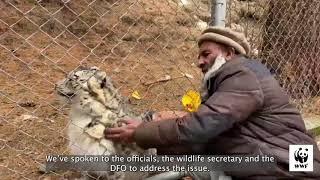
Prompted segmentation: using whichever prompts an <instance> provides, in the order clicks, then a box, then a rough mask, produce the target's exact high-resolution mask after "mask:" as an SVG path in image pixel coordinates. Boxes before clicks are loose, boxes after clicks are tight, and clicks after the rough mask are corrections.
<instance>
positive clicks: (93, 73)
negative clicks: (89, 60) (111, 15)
mask: <svg viewBox="0 0 320 180" xmlns="http://www.w3.org/2000/svg"><path fill="white" fill-rule="evenodd" d="M103 89H115V88H114V87H113V85H112V82H111V79H110V78H109V77H107V75H106V73H105V72H103V71H101V70H100V69H99V68H97V67H90V68H83V67H82V68H78V69H76V70H74V71H71V72H70V73H69V74H68V75H67V77H66V78H65V79H63V80H60V81H59V82H58V83H57V84H56V91H57V94H58V95H59V96H61V97H64V98H65V99H68V100H72V99H74V98H75V97H77V95H78V94H79V93H80V92H83V91H84V92H87V93H88V94H92V95H94V94H97V93H98V92H97V91H102V90H103Z"/></svg>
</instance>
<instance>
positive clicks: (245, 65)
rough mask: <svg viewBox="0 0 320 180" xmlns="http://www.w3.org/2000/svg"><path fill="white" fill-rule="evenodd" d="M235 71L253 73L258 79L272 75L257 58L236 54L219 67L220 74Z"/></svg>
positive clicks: (228, 73) (230, 73) (226, 74)
mask: <svg viewBox="0 0 320 180" xmlns="http://www.w3.org/2000/svg"><path fill="white" fill-rule="evenodd" d="M237 72H244V73H246V72H247V73H251V74H254V75H255V76H256V77H257V78H258V79H259V78H264V77H269V76H272V74H271V73H270V71H269V69H268V68H267V67H266V66H265V65H263V64H262V63H261V62H260V61H259V60H257V59H250V58H248V57H246V56H237V57H235V59H233V60H230V62H228V63H226V64H225V66H224V67H223V68H222V69H221V73H220V75H221V76H230V75H232V74H234V73H237Z"/></svg>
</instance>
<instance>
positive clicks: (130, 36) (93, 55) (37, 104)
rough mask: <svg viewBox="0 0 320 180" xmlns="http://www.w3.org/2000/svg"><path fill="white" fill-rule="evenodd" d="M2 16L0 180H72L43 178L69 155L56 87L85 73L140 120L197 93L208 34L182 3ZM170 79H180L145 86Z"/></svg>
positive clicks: (47, 2) (109, 4)
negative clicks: (107, 86) (47, 166)
mask: <svg viewBox="0 0 320 180" xmlns="http://www.w3.org/2000/svg"><path fill="white" fill-rule="evenodd" d="M0 8H1V9H0V59H1V60H0V82H1V83H0V102H1V103H0V132H1V133H0V179H3V180H5V179H8V180H9V179H46V180H48V179H61V178H63V177H64V176H65V173H64V172H61V173H57V174H41V173H39V172H38V170H39V165H40V164H41V163H44V162H45V156H46V155H49V154H68V149H67V146H66V144H67V141H68V140H67V138H66V135H65V128H66V125H67V118H68V106H66V105H62V104H60V103H59V102H58V99H57V96H56V93H55V91H54V87H55V83H56V82H57V81H58V80H60V79H62V78H63V77H64V76H65V74H66V73H68V72H70V71H71V70H73V69H75V68H77V67H79V66H97V67H99V68H100V69H104V70H105V71H106V72H107V73H108V75H110V76H111V77H112V79H113V81H114V83H115V85H116V86H117V87H121V89H120V90H121V93H122V95H123V96H125V97H128V98H129V99H130V101H129V102H130V104H131V106H132V108H133V109H134V110H135V111H137V112H143V111H146V110H182V109H183V108H182V105H181V102H180V100H181V97H182V95H183V94H184V93H185V92H186V91H187V90H189V89H193V90H198V87H199V83H200V79H201V73H200V71H199V70H198V69H197V67H196V65H195V64H196V56H197V48H196V43H195V40H196V37H197V35H198V34H199V33H200V32H201V31H200V29H199V28H198V27H197V26H196V22H197V19H196V18H195V17H194V12H192V11H190V9H189V10H188V11H185V10H183V9H182V8H181V7H180V6H178V5H177V4H176V3H172V2H171V1H166V0H157V1H149V0H139V1H135V0H126V1H124V0H119V1H116V0H104V1H103V0H97V1H93V0H79V1H78V0H77V1H70V2H68V3H66V4H63V3H61V2H60V1H54V0H43V1H41V2H40V3H36V1H35V0H25V1H14V0H8V1H6V2H4V1H1V2H0ZM181 73H187V74H189V75H191V76H192V77H193V78H187V77H180V76H182V75H181ZM166 75H170V76H171V77H172V78H175V77H178V78H176V79H174V80H170V81H167V82H160V83H154V84H152V85H145V83H146V82H153V81H156V80H157V79H159V78H163V77H165V76H166ZM134 90H137V91H138V92H139V93H140V94H141V96H142V99H140V100H137V99H134V98H132V97H131V96H130V94H131V93H132V92H133V91H134ZM319 141H320V139H319Z"/></svg>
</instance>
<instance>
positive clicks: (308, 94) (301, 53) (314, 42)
mask: <svg viewBox="0 0 320 180" xmlns="http://www.w3.org/2000/svg"><path fill="white" fill-rule="evenodd" d="M319 10H320V3H319V1H316V0H311V1H305V0H297V1H290V0H285V1H276V0H259V1H258V0H257V1H236V0H231V1H229V3H228V11H227V12H228V18H227V19H228V26H229V27H231V28H234V29H237V30H239V31H242V32H244V33H245V34H246V35H247V37H248V38H249V40H250V42H251V43H252V47H253V48H252V49H253V51H252V55H253V56H255V57H257V58H259V59H260V60H261V61H262V62H263V63H264V64H266V65H267V66H268V67H269V69H270V70H271V72H273V73H274V74H275V77H276V78H277V79H278V80H279V82H280V84H281V86H282V87H284V88H285V90H286V91H287V93H288V94H289V96H290V97H291V99H292V101H293V102H295V103H296V105H297V107H298V108H300V109H301V111H303V112H306V113H317V114H319V112H320V109H319V108H320V107H319V105H320V99H319V96H320V95H319V94H320V67H319V66H320V61H319V60H318V58H317V56H318V54H319V53H320V49H319V48H318V45H319V43H320V34H319V28H320V26H319V25H318V24H319V21H320V14H319Z"/></svg>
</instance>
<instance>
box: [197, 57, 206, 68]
mask: <svg viewBox="0 0 320 180" xmlns="http://www.w3.org/2000/svg"><path fill="white" fill-rule="evenodd" d="M204 64H205V61H204V60H203V59H202V58H199V59H198V67H199V68H201V67H202V66H203V65H204Z"/></svg>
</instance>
